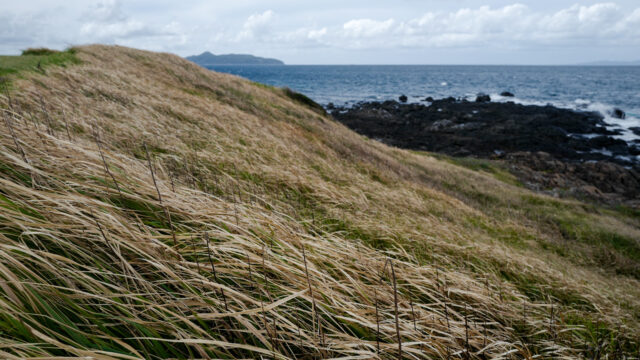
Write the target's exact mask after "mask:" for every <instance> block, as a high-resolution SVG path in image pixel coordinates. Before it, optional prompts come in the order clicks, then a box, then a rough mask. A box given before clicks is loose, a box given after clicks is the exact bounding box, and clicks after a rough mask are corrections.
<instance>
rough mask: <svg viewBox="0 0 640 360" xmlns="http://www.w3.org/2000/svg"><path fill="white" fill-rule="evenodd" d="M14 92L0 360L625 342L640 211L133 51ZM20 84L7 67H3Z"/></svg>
mask: <svg viewBox="0 0 640 360" xmlns="http://www.w3.org/2000/svg"><path fill="white" fill-rule="evenodd" d="M75 56H76V57H77V59H79V60H80V62H81V63H80V64H66V65H65V64H63V65H65V66H58V65H50V66H47V67H45V68H39V69H37V70H34V71H31V70H29V69H26V70H25V69H22V70H20V71H19V72H17V73H12V75H11V78H9V81H10V83H9V84H8V86H7V87H6V91H5V92H4V93H3V95H2V98H1V101H0V103H1V104H2V109H3V110H2V111H3V124H2V127H1V129H2V131H0V207H2V212H1V213H0V278H1V280H0V344H1V345H0V356H1V357H3V358H9V359H11V358H23V357H48V358H51V357H56V356H58V357H65V356H83V357H93V358H100V359H134V358H259V357H263V358H279V359H293V358H308V359H311V358H343V359H370V358H400V357H401V358H406V359H409V358H411V359H416V358H418V359H419V358H425V359H426V358H443V359H445V358H446V359H449V358H451V357H458V358H487V357H492V358H530V357H532V356H533V355H541V356H543V357H552V356H554V357H566V358H569V357H572V358H574V357H593V356H602V355H603V354H604V353H608V354H610V355H611V356H614V355H619V354H622V353H626V354H631V353H635V351H636V350H637V348H638V341H639V339H638V335H637V334H639V333H640V326H639V325H638V323H639V321H638V320H640V300H639V299H640V282H639V281H638V279H640V267H639V265H638V264H639V261H640V246H639V244H638V240H637V239H640V230H639V229H640V226H639V222H640V216H639V214H638V212H636V211H634V210H632V209H627V208H620V209H605V208H599V207H595V206H593V205H588V204H584V203H580V202H575V201H564V200H558V199H554V198H550V197H545V196H542V195H537V194H534V193H532V192H530V191H527V190H525V189H524V188H522V187H521V186H519V184H518V183H517V181H515V179H514V178H513V176H511V175H510V174H509V173H508V172H507V171H505V170H504V169H500V168H496V167H494V166H493V165H491V164H489V163H485V162H481V161H472V160H459V159H444V160H440V159H438V158H436V157H434V156H431V155H429V154H427V153H417V152H409V151H404V150H398V149H393V148H389V147H387V146H385V145H382V144H379V143H377V142H374V141H371V140H367V139H365V138H363V137H361V136H359V135H357V134H355V133H353V132H351V131H350V130H348V129H346V128H345V127H344V126H342V125H340V124H338V123H335V122H333V121H332V120H331V119H330V118H328V117H327V116H325V115H324V113H323V111H322V110H321V109H317V108H315V107H312V106H310V105H309V104H308V102H306V101H301V100H304V97H301V96H297V95H296V94H293V93H291V92H290V91H285V90H281V89H276V88H271V87H266V86H263V85H259V84H255V83H251V82H249V81H247V80H243V79H240V78H237V77H233V76H230V75H225V74H218V73H214V72H210V71H207V70H205V69H202V68H199V67H198V66H196V65H194V64H192V63H190V62H188V61H186V60H183V59H181V58H179V57H177V56H173V55H168V54H156V53H150V52H144V51H138V50H133V49H127V48H122V47H106V46H87V47H81V48H78V49H75ZM5 83H6V82H5Z"/></svg>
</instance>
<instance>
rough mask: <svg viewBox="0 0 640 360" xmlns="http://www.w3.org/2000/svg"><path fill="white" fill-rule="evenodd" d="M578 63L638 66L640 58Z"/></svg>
mask: <svg viewBox="0 0 640 360" xmlns="http://www.w3.org/2000/svg"><path fill="white" fill-rule="evenodd" d="M580 65H591V66H640V60H636V61H594V62H589V63H583V64H580Z"/></svg>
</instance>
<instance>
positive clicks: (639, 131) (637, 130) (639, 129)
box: [629, 126, 640, 136]
mask: <svg viewBox="0 0 640 360" xmlns="http://www.w3.org/2000/svg"><path fill="white" fill-rule="evenodd" d="M629 130H631V131H633V133H634V134H636V135H638V136H640V126H634V127H632V128H629Z"/></svg>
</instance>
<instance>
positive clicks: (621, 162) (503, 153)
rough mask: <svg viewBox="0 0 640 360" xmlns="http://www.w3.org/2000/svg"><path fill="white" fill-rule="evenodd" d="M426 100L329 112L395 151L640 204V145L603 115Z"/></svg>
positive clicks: (551, 189) (548, 188)
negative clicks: (442, 157)
mask: <svg viewBox="0 0 640 360" xmlns="http://www.w3.org/2000/svg"><path fill="white" fill-rule="evenodd" d="M400 100H401V101H402V100H404V99H403V98H402V97H401V98H400ZM425 100H429V103H426V104H406V103H401V102H397V101H385V102H362V103H358V104H356V105H354V106H352V107H335V106H332V105H330V106H328V107H327V110H328V111H329V112H330V113H331V115H332V116H333V117H334V118H335V119H336V120H337V121H339V122H341V123H343V124H344V125H346V126H348V127H349V128H351V129H353V130H354V131H356V132H358V133H360V134H363V135H366V136H368V137H370V138H373V139H376V140H379V141H381V142H384V143H386V144H389V145H392V146H397V147H401V148H407V149H414V150H424V151H430V152H438V153H443V154H447V155H450V156H456V157H477V158H486V159H494V160H497V161H502V162H504V163H505V165H506V166H508V167H509V169H510V170H511V171H512V172H513V173H514V174H515V175H516V176H517V177H518V178H519V179H520V181H521V182H522V183H523V184H525V185H526V186H527V187H529V188H533V189H535V190H539V191H545V192H548V193H551V194H559V195H563V194H568V195H571V196H577V197H588V198H590V199H595V200H598V201H604V202H607V203H612V204H620V203H624V204H626V205H630V206H633V207H639V206H640V160H639V159H640V142H638V141H637V140H636V141H635V142H632V143H628V142H626V141H624V140H621V139H619V138H616V136H617V135H620V134H621V130H618V129H615V128H612V127H611V126H610V125H609V124H607V123H606V122H605V119H604V117H603V116H602V115H601V114H599V113H596V112H582V111H574V110H568V109H560V108H557V107H554V106H550V105H548V106H536V105H521V104H516V103H513V102H491V99H490V98H489V97H488V96H483V95H479V96H478V98H477V99H476V101H475V102H472V101H466V100H458V99H455V98H447V99H439V100H434V99H431V98H427V99H425ZM614 116H624V112H620V113H618V114H614Z"/></svg>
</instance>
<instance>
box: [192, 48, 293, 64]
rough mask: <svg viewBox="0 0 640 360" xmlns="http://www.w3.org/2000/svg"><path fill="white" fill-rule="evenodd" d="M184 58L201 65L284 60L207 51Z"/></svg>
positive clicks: (270, 62) (280, 62) (277, 61)
mask: <svg viewBox="0 0 640 360" xmlns="http://www.w3.org/2000/svg"><path fill="white" fill-rule="evenodd" d="M186 59H187V60H189V61H193V62H194V63H196V64H198V65H200V66H203V67H207V66H213V65H284V62H282V61H280V60H278V59H269V58H263V57H258V56H254V55H246V54H225V55H214V54H212V53H210V52H208V51H205V52H203V53H202V54H200V55H192V56H187V57H186Z"/></svg>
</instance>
